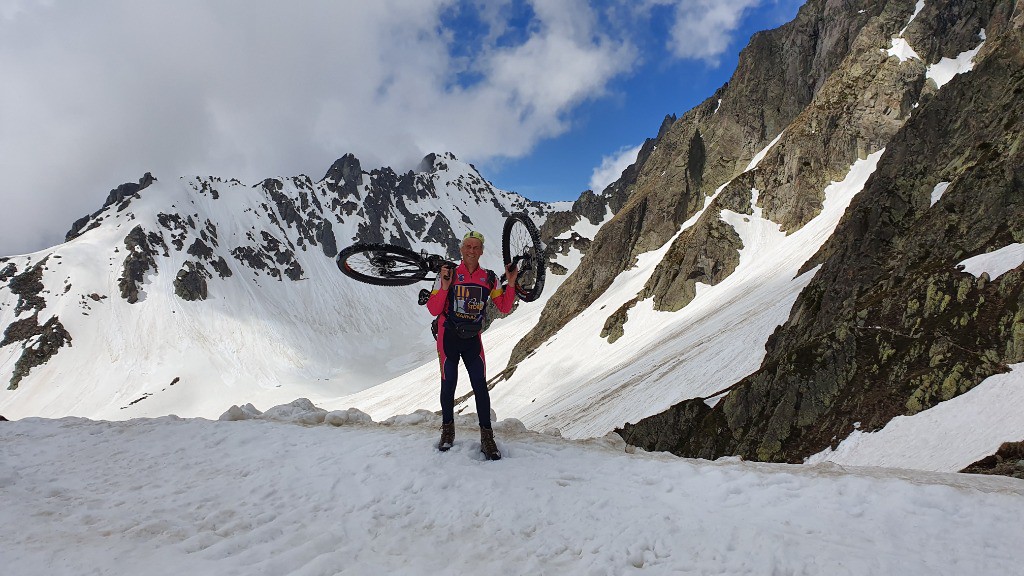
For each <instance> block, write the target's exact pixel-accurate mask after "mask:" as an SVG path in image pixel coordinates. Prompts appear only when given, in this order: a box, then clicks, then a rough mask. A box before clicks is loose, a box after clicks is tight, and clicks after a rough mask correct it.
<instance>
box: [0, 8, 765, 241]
mask: <svg viewBox="0 0 1024 576" xmlns="http://www.w3.org/2000/svg"><path fill="white" fill-rule="evenodd" d="M755 1H756V0H729V1H728V2H711V1H710V0H708V1H705V0H700V1H697V2H694V1H691V0H674V1H673V2H670V3H669V2H665V1H659V2H651V3H649V4H648V5H646V7H641V6H640V5H638V4H633V3H626V2H621V1H610V2H585V1H583V0H568V1H554V0H534V1H532V2H524V1H510V0H505V1H498V2H479V1H468V0H467V1H461V2H460V1H456V0H377V1H375V2H362V1H358V2H357V1H345V2H337V1H335V2H332V1H327V0H303V1H298V2H294V3H287V4H286V3H269V2H268V3H263V2H260V3H254V2H247V1H243V0H221V1H218V2H204V1H202V0H176V1H175V2H137V1H133V0H94V1H92V2H88V3H84V2H47V1H31V0H0V70H3V82H2V83H0V205H2V206H3V213H4V214H5V216H4V217H3V225H2V226H0V255H10V254H16V253H24V252H30V251H34V250H39V249H42V248H44V247H46V246H50V245H53V244H56V243H59V242H61V241H63V234H64V232H66V230H67V229H68V228H69V227H70V224H71V222H73V221H74V220H75V219H77V218H78V217H80V216H82V215H84V214H86V213H89V212H92V211H93V210H95V209H96V208H98V207H99V205H100V203H101V202H102V201H103V199H104V198H105V197H106V192H107V191H108V190H109V189H111V188H113V187H115V186H117V185H118V184H120V183H122V182H126V181H133V180H136V179H138V178H139V177H141V176H142V174H143V173H145V172H147V171H150V172H152V173H153V174H154V175H155V176H156V177H157V178H158V179H172V178H177V177H179V176H186V175H193V174H199V175H206V174H216V175H220V176H224V177H237V178H239V179H241V180H242V181H248V182H254V181H258V180H260V179H262V178H265V177H270V176H291V175H297V174H300V173H304V174H309V175H310V176H312V177H314V178H319V177H320V176H322V173H323V172H324V171H325V170H326V168H327V167H328V166H330V163H331V162H332V161H333V160H334V159H336V158H338V157H340V156H341V155H342V154H345V153H348V152H352V153H354V154H355V155H356V156H357V157H359V158H360V160H362V161H363V163H364V165H366V166H367V167H375V166H381V165H389V166H394V167H395V168H396V169H407V168H410V167H412V166H414V165H415V162H417V161H418V160H419V159H420V158H422V156H423V155H424V154H426V153H428V152H435V151H452V152H454V153H455V154H456V155H458V156H459V157H460V158H463V159H466V160H468V161H471V162H482V161H487V160H489V159H495V158H503V157H505V158H516V157H521V156H523V155H526V154H529V153H530V151H531V150H532V149H533V147H534V146H535V145H536V144H537V143H538V142H539V141H541V140H544V139H547V138H553V137H555V136H558V135H560V134H562V133H564V132H565V131H567V130H570V129H571V128H572V113H573V110H574V109H576V107H578V106H579V105H580V104H581V103H583V102H585V101H587V100H590V99H595V98H602V97H604V96H606V94H607V91H608V89H609V88H608V87H609V85H610V83H611V82H612V81H613V80H614V79H616V78H622V77H624V76H628V75H629V74H630V72H631V70H632V69H633V67H634V66H635V65H636V63H637V61H638V60H639V59H640V58H643V57H651V56H652V55H650V54H646V55H645V54H643V53H642V51H641V45H642V42H639V41H637V40H636V35H637V34H640V33H642V32H643V26H642V23H643V18H644V17H645V12H644V10H648V11H649V10H650V9H651V8H652V7H654V6H655V5H657V6H661V7H662V8H665V7H666V6H669V5H671V6H669V7H671V8H672V9H673V10H674V12H673V13H674V14H675V18H676V24H675V26H674V28H673V33H672V38H670V39H667V40H666V44H667V45H669V46H670V47H671V51H672V52H671V53H672V55H673V57H676V58H696V59H713V58H714V57H715V54H716V53H719V54H720V53H721V50H724V49H725V46H726V45H727V44H728V41H729V34H730V33H731V32H732V31H733V30H734V29H735V22H736V21H737V19H738V18H739V15H740V14H741V13H742V11H743V10H744V9H745V8H746V7H747V6H749V5H750V4H753V3H755ZM613 9H614V10H613ZM626 9H629V10H632V11H633V13H634V16H635V18H633V19H632V20H630V21H629V22H628V24H629V25H627V22H626V21H618V20H617V19H614V18H611V17H610V15H611V14H613V13H614V11H615V10H618V11H619V13H621V11H622V10H626ZM693 22H702V24H700V25H699V26H698V25H697V24H694V23H693ZM638 23H639V24H638ZM692 26H697V27H698V28H699V30H700V31H701V32H702V33H703V34H704V36H703V37H702V38H701V39H700V41H699V42H689V41H688V40H689V39H691V36H692V33H691V32H687V29H688V28H687V27H692ZM715 26H721V27H722V28H721V30H720V31H719V32H717V33H715V32H713V29H714V27H715ZM709 28H711V29H712V31H710V32H709ZM677 30H681V31H680V32H677ZM716 34H717V38H716ZM716 51H717V52H716ZM658 57H661V56H658ZM609 144H610V146H614V145H617V144H619V143H609ZM13 215H16V216H13Z"/></svg>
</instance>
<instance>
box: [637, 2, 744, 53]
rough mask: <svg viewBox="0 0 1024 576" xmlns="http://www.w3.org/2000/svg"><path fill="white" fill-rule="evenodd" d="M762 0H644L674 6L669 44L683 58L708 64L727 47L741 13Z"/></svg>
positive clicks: (741, 16) (650, 3) (741, 17)
mask: <svg viewBox="0 0 1024 576" xmlns="http://www.w3.org/2000/svg"><path fill="white" fill-rule="evenodd" d="M762 3H764V0H647V5H648V6H672V7H674V11H675V14H674V24H673V25H672V35H671V38H669V41H668V47H669V49H670V51H671V52H672V54H673V55H675V57H677V58H682V59H694V60H703V61H705V62H707V63H708V64H709V65H711V66H717V65H718V59H719V58H720V57H721V56H722V54H724V53H725V51H726V50H727V49H728V48H729V44H730V43H731V42H732V41H733V39H734V33H735V32H736V29H737V28H738V27H739V25H740V21H741V20H742V19H743V15H744V13H745V12H746V11H747V10H748V9H750V8H754V7H756V6H758V5H760V4H762Z"/></svg>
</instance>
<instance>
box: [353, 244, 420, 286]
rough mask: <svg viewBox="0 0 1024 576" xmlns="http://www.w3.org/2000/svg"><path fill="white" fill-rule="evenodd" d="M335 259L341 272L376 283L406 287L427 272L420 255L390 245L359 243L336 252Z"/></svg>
mask: <svg viewBox="0 0 1024 576" xmlns="http://www.w3.org/2000/svg"><path fill="white" fill-rule="evenodd" d="M337 262H338V269H340V270H341V272H342V273H343V274H344V275H346V276H348V277H349V278H352V279H354V280H359V281H360V282H366V283H367V284H374V285H376V286H408V285H409V284H415V283H416V282H419V281H421V280H424V279H425V278H426V276H427V273H428V272H429V270H427V264H426V261H425V260H424V259H423V257H422V256H420V255H419V254H417V253H416V252H413V251H412V250H410V249H408V248H403V247H401V246H395V245H393V244H369V243H364V242H359V243H356V244H353V245H351V246H349V247H348V248H345V249H344V250H342V251H341V252H339V253H338V257H337Z"/></svg>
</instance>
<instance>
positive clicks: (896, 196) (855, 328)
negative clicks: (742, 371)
mask: <svg viewBox="0 0 1024 576" xmlns="http://www.w3.org/2000/svg"><path fill="white" fill-rule="evenodd" d="M890 4H891V3H890ZM1003 4H1005V3H1002V4H999V3H994V2H951V3H949V6H950V7H952V8H950V9H951V10H952V9H953V8H955V10H953V11H952V12H949V11H947V10H946V7H945V6H943V5H941V3H940V4H939V6H938V8H939V10H938V11H937V12H934V13H933V15H934V16H935V17H936V18H935V19H933V20H932V21H929V20H928V17H927V14H925V12H922V14H921V15H919V16H918V19H917V20H915V24H913V25H912V27H911V29H909V30H908V33H909V32H910V31H913V30H915V26H916V27H917V28H916V29H917V33H918V34H923V33H924V32H923V31H924V30H935V29H941V28H943V27H947V28H949V27H951V26H952V25H951V24H950V22H949V20H948V18H949V14H950V13H954V14H955V13H960V14H963V15H965V16H963V19H962V20H959V21H958V23H957V24H956V25H955V26H952V29H955V30H958V31H959V30H960V29H961V28H968V29H972V28H973V27H974V26H978V28H980V27H981V26H982V25H984V27H985V28H986V30H988V31H989V40H988V41H987V42H986V47H985V50H984V51H983V52H982V54H981V55H979V58H978V59H977V60H976V66H975V68H974V70H973V71H972V72H971V73H970V74H969V75H965V76H960V77H957V78H954V79H953V80H952V81H951V82H950V83H949V84H947V85H946V86H944V87H943V88H942V89H941V91H939V92H937V93H933V94H931V95H928V94H925V95H924V97H923V98H924V99H923V100H922V103H921V105H920V107H919V108H917V109H916V110H914V111H913V114H912V115H911V116H910V118H909V120H907V121H906V122H905V124H904V125H903V127H902V128H901V129H900V130H899V131H897V132H896V133H895V134H894V135H893V136H892V137H890V138H889V139H888V141H886V142H884V145H885V149H886V152H885V154H884V155H883V156H882V157H881V160H880V161H879V163H878V167H877V169H876V171H875V173H874V174H873V176H872V177H871V178H870V179H869V180H868V183H867V185H866V186H865V189H864V191H863V192H861V193H860V194H859V195H858V196H857V197H856V198H855V199H854V201H853V203H852V204H851V206H850V208H849V209H848V211H847V213H846V215H845V217H844V218H843V220H842V222H841V223H840V225H839V227H838V229H837V230H836V233H835V234H834V235H833V236H832V238H831V239H830V240H829V241H828V242H827V243H826V244H825V245H824V246H823V247H822V249H821V250H820V251H819V253H818V254H817V255H816V256H815V257H814V258H813V259H812V260H811V261H809V262H808V263H807V264H805V266H804V270H810V269H812V268H813V267H814V266H819V265H820V266H821V268H820V269H819V270H818V272H817V273H816V275H815V276H814V278H813V279H812V281H811V282H810V284H809V285H808V286H807V287H806V288H805V289H804V291H803V292H802V293H801V295H800V297H799V298H798V300H797V302H796V303H795V305H794V307H793V310H792V313H791V316H790V318H789V320H788V321H787V322H786V323H785V324H784V325H783V326H781V327H780V328H779V329H778V330H776V332H775V334H774V335H773V336H772V337H771V338H770V339H769V341H768V343H767V345H766V349H767V356H766V358H765V360H764V362H763V364H762V366H761V368H760V369H759V370H758V371H757V372H755V373H754V374H752V375H751V376H748V377H747V378H745V379H743V380H741V381H740V382H738V383H736V384H735V385H734V386H733V388H732V390H731V392H730V393H729V394H728V396H726V397H725V398H724V399H723V400H722V401H721V402H719V403H718V404H716V405H715V407H714V408H709V407H708V406H707V405H705V404H704V402H703V401H702V400H701V399H694V400H689V401H686V402H682V403H680V404H677V405H676V406H673V407H672V408H671V409H669V410H668V411H666V412H664V413H662V414H659V415H656V416H653V417H651V418H647V419H644V420H642V421H640V422H638V423H636V424H635V425H634V424H627V425H626V426H624V427H623V429H622V431H621V434H622V435H623V437H624V438H626V440H627V441H628V442H630V443H633V444H636V445H638V446H643V447H645V448H648V449H653V450H669V451H672V452H674V453H676V454H680V455H685V456H698V457H705V458H715V457H718V456H722V455H726V454H729V455H740V456H742V457H744V458H748V459H757V460H773V461H787V462H800V461H801V460H802V459H803V458H805V457H806V456H808V455H811V454H814V453H816V452H819V451H821V450H823V449H824V448H827V447H830V446H833V447H834V446H835V445H836V443H838V441H840V440H842V439H843V438H845V437H846V435H847V434H849V432H850V431H851V430H853V429H854V427H853V424H854V423H855V422H859V423H860V428H861V429H862V430H866V431H874V430H877V429H879V428H881V427H882V426H884V425H885V424H886V423H888V422H889V421H890V420H891V419H892V418H894V417H895V416H898V415H904V414H907V415H909V414H914V413H916V412H919V411H921V410H925V409H927V408H930V407H932V406H934V405H936V404H937V403H939V402H942V401H944V400H948V399H951V398H953V397H955V396H957V395H959V394H962V393H964V392H966V391H968V390H970V389H972V388H973V387H974V386H976V385H977V384H978V383H979V382H980V381H981V380H983V379H984V378H986V377H988V376H991V375H993V374H997V373H1000V372H1004V371H1006V370H1007V364H1011V363H1016V362H1021V361H1022V360H1024V270H1022V269H1021V268H1020V267H1018V268H1017V269H1015V270H1011V271H1010V272H1007V273H1006V274H1003V275H1002V276H1000V277H999V278H998V279H995V280H992V279H990V278H989V277H988V275H987V274H982V275H981V277H979V278H975V277H974V276H972V275H970V274H967V273H965V272H962V271H960V270H958V269H957V267H956V264H957V263H958V262H960V261H962V260H964V259H966V258H968V257H971V256H974V255H977V254H983V253H985V252H989V251H992V250H995V249H998V248H1001V247H1004V246H1006V245H1008V244H1011V243H1019V242H1024V224H1022V222H1024V197H1022V195H1021V190H1022V189H1024V169H1022V168H1021V167H1022V166H1024V146H1022V143H1024V132H1022V130H1021V126H1020V125H1019V122H1018V114H1017V113H1016V111H1017V110H1024V34H1022V32H1021V29H1022V27H1024V26H1021V25H1020V23H1011V22H1008V21H1007V20H1006V19H1007V18H1008V17H1009V14H1008V12H1006V11H1005V10H1004V11H1003V12H1000V10H1001V9H1000V8H999V6H1002V5H1003ZM940 15H941V17H940ZM985 17H990V18H989V19H988V20H987V21H986V20H984V18H985ZM1018 18H1020V19H1024V15H1021V16H1020V17H1018ZM979 22H983V24H979ZM1014 26H1016V27H1014ZM976 32H977V29H974V33H975V34H976ZM957 34H960V32H957ZM977 42H978V40H977V38H975V40H974V44H973V45H972V46H971V47H973V46H976V45H977ZM940 44H942V42H937V43H933V45H934V46H935V47H936V48H937V47H938V46H939V45H940ZM937 56H938V55H937V54H936V55H932V56H925V55H923V54H922V57H923V58H926V59H927V58H933V60H937V59H938V57H937ZM905 64H906V67H907V68H908V70H909V69H912V68H913V67H914V64H913V63H905ZM832 81H833V80H832V79H829V80H828V82H832ZM837 82H838V80H837ZM907 85H908V86H909V85H913V82H908V83H907ZM901 98H902V97H901ZM1010 111H1013V112H1010ZM881 116H882V117H885V115H884V114H882V115H881ZM864 118H865V119H867V118H868V115H865V116H864ZM883 125H884V122H881V123H878V124H876V127H882V126H883ZM884 132H885V129H882V130H881V131H879V132H877V134H878V138H880V139H882V138H884V136H883V135H884ZM864 133H867V132H864ZM866 141H871V137H868V138H867V140H866ZM766 160H767V159H766ZM759 168H760V167H759ZM939 182H949V183H950V184H949V188H948V190H947V192H946V194H945V195H944V196H942V198H941V199H940V200H939V201H938V202H937V203H935V204H934V205H932V201H931V193H932V190H933V189H934V188H935V186H936V185H937V184H938V183H939ZM792 206H793V207H794V208H796V205H795V204H794V205H792ZM775 209H776V212H777V213H781V212H786V211H787V210H788V213H790V214H792V215H794V216H795V217H794V218H793V219H791V220H790V222H791V223H792V224H794V225H799V222H800V221H801V220H802V219H803V218H805V217H806V214H805V213H804V212H803V211H802V210H801V209H793V210H789V209H784V208H782V205H781V204H776V208H775ZM766 212H767V208H766Z"/></svg>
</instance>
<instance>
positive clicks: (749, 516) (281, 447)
mask: <svg viewBox="0 0 1024 576" xmlns="http://www.w3.org/2000/svg"><path fill="white" fill-rule="evenodd" d="M293 404H295V403H293ZM299 404H303V403H301V402H299ZM303 405H304V404H303ZM275 408H276V407H275ZM292 408H294V407H292ZM292 408H282V409H281V410H277V411H276V413H277V415H278V418H279V419H276V420H275V419H268V418H265V417H260V416H257V417H255V418H253V417H250V418H247V419H244V420H241V421H209V420H203V419H180V418H177V417H174V416H166V417H161V418H156V419H134V420H128V421H120V422H111V421H93V420H85V419H79V418H64V419H59V420H47V419H37V418H30V419H25V420H20V421H15V422H2V423H0V446H3V450H2V451H0V491H2V493H3V497H4V498H3V501H4V505H3V506H2V507H0V557H2V558H3V563H4V571H5V573H7V574H46V575H47V576H63V575H69V576H70V575H76V576H77V575H79V574H97V575H114V574H148V575H153V576H161V575H168V576H172V575H173V576H178V575H180V574H216V575H218V576H230V575H234V574H238V575H246V576H248V575H252V574H274V575H286V574H294V575H303V576H316V575H333V574H352V575H363V574H365V575H377V574H403V575H409V576H414V575H419V574H423V575H447V574H488V573H491V574H560V575H561V574H565V575H575V574H581V575H583V574H635V573H640V572H641V571H644V572H645V573H650V574H719V575H723V576H731V575H754V574H822V575H825V574H827V575H836V574H900V575H903V576H916V575H926V576H936V575H943V574H1019V573H1020V568H1021V565H1022V562H1024V552H1022V551H1021V547H1020V542H1021V541H1022V540H1024V524H1022V523H1021V522H1019V519H1020V517H1021V516H1022V515H1024V483H1022V482H1021V481H1019V480H1014V479H1009V478H1004V477H983V476H969V475H963V474H937V473H926V472H910V471H900V470H885V469H880V468H853V467H849V468H847V467H840V466H836V465H833V464H822V465H816V466H808V465H781V464H758V463H747V462H742V461H739V460H738V459H722V460H719V461H716V462H709V461H701V460H688V459H681V458H676V457H672V456H668V455H665V454H657V453H644V452H642V451H638V452H637V453H634V454H630V453H627V452H626V451H624V450H623V445H622V444H621V441H618V442H616V441H614V440H613V439H597V440H589V441H571V440H566V439H563V438H558V437H555V436H551V435H545V434H539V433H536V432H531V431H527V430H524V429H523V428H522V426H521V425H520V424H519V423H518V422H516V421H514V420H511V419H506V420H502V421H500V422H498V423H497V424H496V429H497V438H498V445H499V447H500V448H501V450H502V451H503V453H504V454H505V457H504V458H503V459H502V460H501V461H499V462H487V461H483V460H482V459H481V457H480V454H479V452H478V450H479V442H478V437H477V436H476V433H475V430H474V427H473V426H472V425H471V423H472V421H473V417H472V416H471V415H466V416H462V417H460V420H459V422H458V424H459V426H458V432H457V434H456V443H455V447H454V448H453V449H452V450H451V451H450V452H448V453H440V452H437V451H436V450H435V449H434V448H433V444H434V442H436V439H437V435H438V432H437V425H438V420H437V416H434V415H432V414H430V415H426V416H424V415H423V414H419V415H409V416H413V417H412V418H409V419H407V420H408V423H403V422H399V421H398V420H400V419H396V421H395V422H393V423H390V424H384V423H372V422H368V421H366V420H365V419H362V421H361V422H344V423H342V424H341V425H338V426H335V425H331V424H328V423H323V424H316V425H310V424H304V423H302V421H301V420H300V418H301V416H300V413H299V412H297V413H296V414H295V415H294V419H289V417H285V416H283V415H284V414H285V413H287V412H293V411H294V410H292ZM314 408H315V407H314ZM267 412H268V413H270V412H274V410H273V409H271V410H268V411H267ZM300 412H301V411H300ZM250 416H252V414H250Z"/></svg>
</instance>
